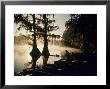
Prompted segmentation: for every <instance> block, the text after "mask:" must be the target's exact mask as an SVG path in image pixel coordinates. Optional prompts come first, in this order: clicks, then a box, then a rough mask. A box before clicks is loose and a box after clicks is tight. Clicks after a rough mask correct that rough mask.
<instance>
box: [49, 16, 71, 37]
mask: <svg viewBox="0 0 110 89" xmlns="http://www.w3.org/2000/svg"><path fill="white" fill-rule="evenodd" d="M69 19H70V16H69V14H56V15H55V20H56V22H55V24H56V25H58V26H59V29H58V30H57V31H52V32H51V33H54V34H56V35H63V32H64V30H65V22H66V21H68V20H69Z"/></svg>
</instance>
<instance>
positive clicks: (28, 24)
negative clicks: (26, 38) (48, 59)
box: [14, 14, 42, 69]
mask: <svg viewBox="0 0 110 89" xmlns="http://www.w3.org/2000/svg"><path fill="white" fill-rule="evenodd" d="M14 22H15V23H16V24H18V23H21V25H20V26H19V29H18V30H20V28H24V29H25V30H29V31H30V32H32V37H33V48H32V51H31V52H30V55H31V57H32V68H33V69H35V66H36V61H37V59H38V58H39V57H40V56H41V52H40V51H39V49H38V48H37V43H36V34H37V32H38V31H42V29H41V27H40V26H38V24H37V25H36V24H35V23H36V18H35V14H26V15H25V14H15V15H14Z"/></svg>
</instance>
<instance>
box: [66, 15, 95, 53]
mask: <svg viewBox="0 0 110 89" xmlns="http://www.w3.org/2000/svg"><path fill="white" fill-rule="evenodd" d="M70 16H71V19H70V20H68V21H67V22H66V28H67V30H66V31H65V33H64V40H65V39H67V37H65V36H67V34H69V36H71V35H72V37H73V38H74V36H75V35H76V34H78V33H79V36H81V35H82V37H83V52H84V54H89V53H93V51H94V50H96V48H97V15H96V14H71V15H70ZM70 34H71V35H70ZM72 37H71V38H70V39H69V41H70V42H72V40H71V39H73V38H72Z"/></svg>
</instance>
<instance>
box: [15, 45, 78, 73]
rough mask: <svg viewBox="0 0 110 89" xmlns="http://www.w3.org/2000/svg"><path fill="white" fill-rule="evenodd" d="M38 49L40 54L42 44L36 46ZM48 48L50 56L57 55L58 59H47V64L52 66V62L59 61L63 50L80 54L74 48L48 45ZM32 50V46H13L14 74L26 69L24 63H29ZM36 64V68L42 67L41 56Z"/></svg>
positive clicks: (52, 57)
mask: <svg viewBox="0 0 110 89" xmlns="http://www.w3.org/2000/svg"><path fill="white" fill-rule="evenodd" d="M37 47H38V49H39V50H40V52H42V49H43V44H42V43H39V44H38V46H37ZM48 48H49V52H50V54H51V55H56V54H58V55H59V57H55V56H49V59H48V62H47V63H48V64H54V61H58V60H60V59H61V57H62V55H63V52H64V51H65V50H68V51H69V52H74V53H76V52H80V50H79V49H75V48H70V47H65V46H64V47H62V46H59V45H52V44H49V45H48ZM31 50H32V46H31V45H26V44H25V45H15V46H14V71H15V72H21V71H22V70H23V69H24V68H26V65H25V64H26V63H28V62H31V60H32V58H31V56H30V52H31ZM36 64H37V65H38V66H42V65H43V60H42V56H40V58H39V59H38V60H37V62H36ZM29 67H31V65H29V66H28V68H29Z"/></svg>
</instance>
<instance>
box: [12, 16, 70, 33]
mask: <svg viewBox="0 0 110 89" xmlns="http://www.w3.org/2000/svg"><path fill="white" fill-rule="evenodd" d="M54 18H55V20H56V21H55V25H58V26H59V29H58V30H57V31H51V32H50V33H52V34H53V33H54V34H56V35H62V34H63V32H64V30H65V22H66V21H68V20H69V19H70V16H69V14H55V17H54ZM14 27H15V31H16V25H15V26H14ZM22 33H25V31H22ZM17 34H19V33H17Z"/></svg>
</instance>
